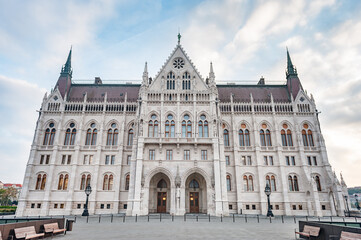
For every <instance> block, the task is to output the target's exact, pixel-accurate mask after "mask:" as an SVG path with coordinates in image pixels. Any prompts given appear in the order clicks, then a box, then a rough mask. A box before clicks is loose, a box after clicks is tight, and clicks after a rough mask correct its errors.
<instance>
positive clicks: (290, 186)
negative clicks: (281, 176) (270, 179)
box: [288, 176, 294, 192]
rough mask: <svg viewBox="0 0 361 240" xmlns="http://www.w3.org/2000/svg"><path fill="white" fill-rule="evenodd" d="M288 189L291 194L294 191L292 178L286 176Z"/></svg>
mask: <svg viewBox="0 0 361 240" xmlns="http://www.w3.org/2000/svg"><path fill="white" fill-rule="evenodd" d="M288 187H289V189H290V191H291V192H293V191H294V186H293V179H292V176H288Z"/></svg>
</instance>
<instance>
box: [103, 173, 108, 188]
mask: <svg viewBox="0 0 361 240" xmlns="http://www.w3.org/2000/svg"><path fill="white" fill-rule="evenodd" d="M108 178H109V177H108V175H107V174H106V175H104V179H103V190H108V184H109V182H108Z"/></svg>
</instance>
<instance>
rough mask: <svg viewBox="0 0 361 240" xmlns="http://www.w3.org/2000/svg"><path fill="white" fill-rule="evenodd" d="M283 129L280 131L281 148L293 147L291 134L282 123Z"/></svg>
mask: <svg viewBox="0 0 361 240" xmlns="http://www.w3.org/2000/svg"><path fill="white" fill-rule="evenodd" d="M282 127H283V129H282V130H281V139H282V146H285V147H286V146H290V147H292V146H293V141H292V132H291V130H290V129H289V128H288V125H287V124H286V123H284V124H283V125H282Z"/></svg>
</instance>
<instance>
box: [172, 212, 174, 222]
mask: <svg viewBox="0 0 361 240" xmlns="http://www.w3.org/2000/svg"><path fill="white" fill-rule="evenodd" d="M172 222H174V214H172Z"/></svg>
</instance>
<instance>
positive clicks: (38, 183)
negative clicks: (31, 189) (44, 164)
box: [35, 174, 42, 190]
mask: <svg viewBox="0 0 361 240" xmlns="http://www.w3.org/2000/svg"><path fill="white" fill-rule="evenodd" d="M41 178H42V175H41V174H38V177H37V179H36V185H35V190H40V186H41Z"/></svg>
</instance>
